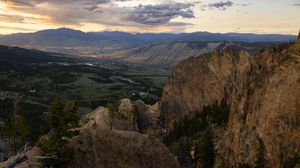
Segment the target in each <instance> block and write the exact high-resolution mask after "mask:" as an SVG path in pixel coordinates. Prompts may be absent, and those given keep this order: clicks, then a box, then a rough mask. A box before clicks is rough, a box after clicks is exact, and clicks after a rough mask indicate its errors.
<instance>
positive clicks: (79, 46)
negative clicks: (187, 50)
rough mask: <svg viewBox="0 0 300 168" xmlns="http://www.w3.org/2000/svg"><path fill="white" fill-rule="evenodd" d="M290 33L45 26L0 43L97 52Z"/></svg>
mask: <svg viewBox="0 0 300 168" xmlns="http://www.w3.org/2000/svg"><path fill="white" fill-rule="evenodd" d="M295 39H296V36H292V35H277V34H272V35H255V34H238V33H228V34H219V33H208V32H194V33H181V34H171V33H159V34H155V33H137V34H131V33H126V32H88V33H85V32H82V31H79V30H72V29H67V28H60V29H49V30H43V31H38V32H35V33H18V34H11V35H4V36H0V44H2V45H10V46H19V47H24V48H34V49H39V50H44V51H52V52H60V53H66V54H76V55H82V56H99V55H102V54H106V53H112V52H115V51H118V50H124V49H130V48H136V47H142V46H146V45H151V44H158V43H166V42H178V41H201V42H209V41H224V40H226V41H239V42H279V41H280V42H287V41H293V40H295Z"/></svg>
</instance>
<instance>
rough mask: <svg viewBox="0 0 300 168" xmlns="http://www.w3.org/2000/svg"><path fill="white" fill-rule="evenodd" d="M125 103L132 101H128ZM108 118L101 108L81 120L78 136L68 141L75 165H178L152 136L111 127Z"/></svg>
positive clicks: (104, 167)
mask: <svg viewBox="0 0 300 168" xmlns="http://www.w3.org/2000/svg"><path fill="white" fill-rule="evenodd" d="M124 102H126V103H127V105H129V104H131V103H129V101H127V100H123V103H124ZM123 105H124V104H123ZM127 107H129V106H127ZM119 109H120V108H119ZM126 109H127V108H126ZM123 110H124V109H123ZM123 112H125V111H123ZM110 120H111V118H110V116H109V113H108V110H107V109H106V108H103V107H100V108H98V109H96V110H95V111H94V112H92V113H91V114H89V115H88V116H87V117H86V118H85V119H84V121H83V122H82V124H84V125H83V126H82V127H81V128H80V135H79V136H78V137H75V138H73V139H72V140H71V142H70V145H71V146H72V147H74V149H75V151H76V156H75V159H74V161H75V162H74V167H81V168H98V167H99V168H111V167H118V168H128V167H130V168H140V167H144V168H147V167H149V168H152V167H157V168H179V167H180V166H179V164H178V163H177V161H176V160H175V157H174V156H173V154H172V153H171V152H170V151H169V150H168V149H167V148H166V147H165V146H164V145H163V144H162V143H161V142H160V141H159V140H157V139H156V138H155V137H154V136H149V135H142V134H140V133H138V132H135V131H124V130H117V129H113V130H110V126H109V123H110Z"/></svg>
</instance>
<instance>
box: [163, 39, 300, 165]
mask: <svg viewBox="0 0 300 168" xmlns="http://www.w3.org/2000/svg"><path fill="white" fill-rule="evenodd" d="M299 61H300V43H299V41H298V42H296V43H295V44H294V45H286V46H281V47H278V48H276V49H266V50H264V51H263V52H261V53H260V54H258V55H257V56H255V57H253V58H249V57H248V56H247V54H246V53H244V52H241V53H235V52H233V51H224V52H219V53H218V52H215V53H212V54H207V55H204V56H201V57H197V58H191V59H188V60H186V61H184V62H183V63H181V64H179V65H178V66H177V68H176V69H175V70H174V72H173V74H172V76H171V79H170V81H169V83H168V84H167V85H166V87H165V89H164V93H163V97H162V99H161V113H162V118H163V119H164V121H165V126H166V128H167V129H168V130H170V129H172V125H173V122H174V121H180V120H182V118H183V116H184V115H187V116H190V117H191V116H192V114H193V113H195V112H196V111H200V109H202V108H203V106H205V105H212V104H213V103H215V102H216V101H218V102H220V100H222V99H223V98H225V99H226V100H227V103H228V104H229V105H230V116H229V122H228V126H227V129H226V130H225V131H224V132H223V133H222V134H221V136H216V137H218V138H216V139H215V150H216V153H217V158H216V163H215V167H217V166H218V165H219V164H220V163H221V162H227V163H229V164H230V165H234V166H237V165H238V164H242V163H247V164H250V165H253V164H254V162H255V160H256V157H257V154H258V151H259V148H260V147H261V145H260V142H261V144H262V145H263V146H264V148H265V151H266V161H265V165H266V167H280V166H282V165H283V164H284V163H286V162H287V160H289V159H293V158H294V157H295V155H298V156H299V155H300V110H299V104H300V102H299V100H300V99H299V96H300V73H299V72H300V64H299Z"/></svg>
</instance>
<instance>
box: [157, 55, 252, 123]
mask: <svg viewBox="0 0 300 168" xmlns="http://www.w3.org/2000/svg"><path fill="white" fill-rule="evenodd" d="M248 65H249V55H248V54H247V53H246V52H240V53H236V52H235V51H233V50H226V51H224V52H218V51H216V52H214V53H211V54H205V55H202V56H200V57H194V58H189V59H187V60H185V61H183V62H182V63H180V64H179V65H178V66H177V67H176V69H175V70H174V71H173V73H172V75H171V78H170V81H169V82H168V83H167V85H166V86H165V88H164V91H163V96H162V98H161V113H162V116H163V118H164V120H165V121H164V122H165V124H166V128H167V129H170V128H172V126H173V122H174V121H180V120H182V119H183V118H184V116H185V115H186V116H188V117H191V116H192V115H193V114H194V113H195V112H197V111H200V110H201V109H202V108H203V107H204V106H205V105H212V104H214V103H215V102H221V100H222V99H224V98H225V96H226V97H230V95H231V93H232V92H233V90H234V89H235V88H236V86H237V85H238V83H239V82H240V78H239V76H241V74H242V73H243V72H244V71H245V70H246V68H247V66H248Z"/></svg>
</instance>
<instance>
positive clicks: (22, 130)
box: [2, 96, 29, 153]
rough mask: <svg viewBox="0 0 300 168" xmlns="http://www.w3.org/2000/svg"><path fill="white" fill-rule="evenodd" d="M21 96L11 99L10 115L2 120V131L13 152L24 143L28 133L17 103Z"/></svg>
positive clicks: (27, 127) (26, 124)
mask: <svg viewBox="0 0 300 168" xmlns="http://www.w3.org/2000/svg"><path fill="white" fill-rule="evenodd" d="M21 100H22V97H21V96H17V97H15V98H14V101H13V108H12V115H11V116H10V117H9V118H8V119H7V120H6V121H5V122H4V126H3V128H2V132H3V134H4V136H5V137H6V138H7V139H8V141H9V144H10V145H11V146H12V148H13V151H14V153H16V152H17V150H18V148H19V147H21V146H22V144H23V143H26V142H25V141H26V137H27V135H28V134H29V126H28V123H27V122H26V120H25V119H24V117H23V116H22V115H21V110H20V107H19V104H20V102H21ZM11 141H12V142H11Z"/></svg>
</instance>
